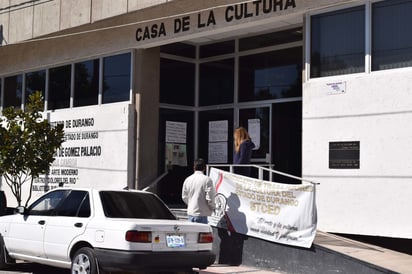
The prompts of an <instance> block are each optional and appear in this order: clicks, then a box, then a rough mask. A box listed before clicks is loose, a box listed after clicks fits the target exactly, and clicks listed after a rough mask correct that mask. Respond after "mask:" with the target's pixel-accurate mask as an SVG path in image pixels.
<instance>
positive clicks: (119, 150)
mask: <svg viewBox="0 0 412 274" xmlns="http://www.w3.org/2000/svg"><path fill="white" fill-rule="evenodd" d="M132 111H133V107H132V106H131V105H129V104H128V103H115V104H107V105H100V106H90V107H78V108H73V109H62V110H56V111H52V112H48V113H47V115H48V118H49V121H50V122H63V123H64V133H65V136H66V141H65V142H64V143H63V144H62V148H61V149H59V150H58V151H57V155H56V159H55V161H54V162H53V164H52V165H51V168H50V173H49V175H47V176H46V175H43V176H40V178H38V179H35V181H34V184H33V195H32V199H31V200H30V201H31V202H33V201H34V200H35V199H36V198H38V197H39V196H40V195H42V194H43V193H44V192H46V191H47V190H49V189H52V188H56V187H58V186H59V183H61V182H63V183H64V185H63V186H69V187H94V188H97V189H102V188H115V189H122V188H124V187H126V186H130V185H133V168H132V167H133V164H134V163H131V161H133V159H134V158H133V156H134V154H133V153H134V149H133V148H134V145H133V144H132V142H133V139H131V135H130V134H129V133H130V131H133V130H134V126H133V124H134V119H133V115H131V112H132ZM85 120H87V123H82V121H85ZM70 151H71V152H72V153H69V152H70ZM92 152H93V153H92ZM96 152H98V153H96ZM0 186H1V188H2V189H3V190H5V192H6V195H7V198H8V206H9V207H14V206H16V205H17V202H16V201H15V199H14V196H13V195H12V194H11V192H10V189H9V187H8V186H7V185H6V183H5V182H4V181H3V182H2V184H1V185H0ZM28 187H29V183H26V184H25V187H24V191H23V193H24V195H23V204H24V203H25V202H26V200H27V195H28V190H29V188H28Z"/></svg>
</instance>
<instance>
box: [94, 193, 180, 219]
mask: <svg viewBox="0 0 412 274" xmlns="http://www.w3.org/2000/svg"><path fill="white" fill-rule="evenodd" d="M100 198H101V201H102V206H103V210H104V214H105V215H106V217H108V218H137V219H163V220H165V219H166V220H175V219H176V217H175V216H174V215H173V213H172V212H171V211H170V210H169V208H168V207H167V206H166V205H165V204H164V203H163V202H162V201H161V200H160V199H159V198H158V197H157V196H155V195H153V194H150V193H139V192H126V191H101V192H100Z"/></svg>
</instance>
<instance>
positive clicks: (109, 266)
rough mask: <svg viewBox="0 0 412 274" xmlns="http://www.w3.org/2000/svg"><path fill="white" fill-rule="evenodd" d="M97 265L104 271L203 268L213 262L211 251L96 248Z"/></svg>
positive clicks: (214, 256) (213, 257)
mask: <svg viewBox="0 0 412 274" xmlns="http://www.w3.org/2000/svg"><path fill="white" fill-rule="evenodd" d="M95 254H96V256H97V259H98V262H99V266H100V267H101V268H102V269H103V270H105V271H141V270H168V271H170V270H188V269H192V268H200V269H204V268H206V267H208V266H209V265H211V264H213V263H214V261H215V258H216V255H215V254H214V253H213V252H211V251H191V252H141V251H120V250H107V249H96V250H95Z"/></svg>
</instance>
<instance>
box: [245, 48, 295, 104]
mask: <svg viewBox="0 0 412 274" xmlns="http://www.w3.org/2000/svg"><path fill="white" fill-rule="evenodd" d="M301 78H302V48H301V47H297V48H291V49H285V50H279V51H272V52H266V53H260V54H254V55H249V56H244V57H241V58H240V61H239V101H240V102H247V101H254V100H269V99H279V98H290V97H300V96H302V84H301V83H302V82H301Z"/></svg>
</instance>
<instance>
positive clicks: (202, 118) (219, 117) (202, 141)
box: [198, 109, 233, 164]
mask: <svg viewBox="0 0 412 274" xmlns="http://www.w3.org/2000/svg"><path fill="white" fill-rule="evenodd" d="M213 121H227V125H228V128H227V130H228V136H226V141H224V140H217V141H215V142H210V140H211V138H210V137H209V123H210V122H213ZM222 147H226V148H225V151H217V150H218V149H219V150H220V149H221V148H222ZM209 148H210V151H209ZM213 151H216V153H219V154H220V155H219V156H218V157H214V158H215V159H214V158H213V157H211V155H210V153H213ZM198 152H199V153H198V154H199V156H200V157H201V158H203V159H204V160H205V161H206V163H210V164H212V163H219V164H227V163H229V164H230V163H232V161H233V158H232V157H233V109H220V110H211V111H201V112H199V147H198ZM225 155H226V158H227V161H226V162H222V161H221V160H219V159H221V158H222V157H223V158H224V156H225Z"/></svg>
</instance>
